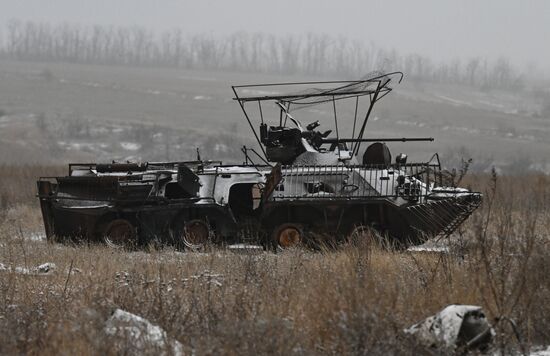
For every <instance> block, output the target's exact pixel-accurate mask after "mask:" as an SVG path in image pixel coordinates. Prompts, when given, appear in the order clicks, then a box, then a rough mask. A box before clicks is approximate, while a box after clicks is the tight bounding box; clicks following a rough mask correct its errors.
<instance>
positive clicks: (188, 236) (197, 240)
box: [181, 219, 211, 250]
mask: <svg viewBox="0 0 550 356" xmlns="http://www.w3.org/2000/svg"><path fill="white" fill-rule="evenodd" d="M210 237H211V230H210V227H209V226H208V224H207V223H206V222H205V221H203V220H200V219H195V220H191V221H188V222H187V223H185V226H184V227H183V233H182V236H181V239H182V241H183V244H184V245H185V247H186V248H189V249H191V250H200V249H202V248H204V247H205V246H206V244H207V243H208V242H210Z"/></svg>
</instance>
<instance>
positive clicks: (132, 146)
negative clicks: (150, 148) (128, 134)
mask: <svg viewBox="0 0 550 356" xmlns="http://www.w3.org/2000/svg"><path fill="white" fill-rule="evenodd" d="M120 147H122V148H123V149H125V150H126V151H137V150H139V149H140V148H141V145H140V144H139V143H136V142H121V143H120Z"/></svg>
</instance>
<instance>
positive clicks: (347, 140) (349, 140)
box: [323, 137, 434, 143]
mask: <svg viewBox="0 0 550 356" xmlns="http://www.w3.org/2000/svg"><path fill="white" fill-rule="evenodd" d="M433 140H434V138H433V137H400V138H399V137H397V138H393V137H392V138H340V139H338V138H324V139H323V143H340V142H342V143H354V142H411V141H433Z"/></svg>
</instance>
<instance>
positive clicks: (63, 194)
mask: <svg viewBox="0 0 550 356" xmlns="http://www.w3.org/2000/svg"><path fill="white" fill-rule="evenodd" d="M402 77H403V74H402V73H400V72H394V73H386V74H371V75H370V76H368V77H366V78H363V79H360V80H355V81H328V82H301V83H276V84H260V85H242V86H234V87H233V91H234V94H235V97H234V99H235V101H236V102H237V103H238V104H239V105H240V107H241V109H242V111H243V113H244V117H245V119H246V121H247V123H248V124H249V126H250V128H251V130H252V133H253V135H254V138H255V139H256V140H257V144H258V147H257V149H254V148H246V147H243V153H244V156H245V159H244V160H245V162H244V163H243V164H240V165H224V164H222V162H217V161H204V160H200V159H198V160H196V161H190V162H149V163H112V164H95V163H86V164H78V163H73V164H70V165H69V171H68V175H67V176H64V177H49V178H48V177H42V178H40V179H39V181H38V197H39V199H40V204H41V209H42V214H43V218H44V225H45V229H46V235H47V237H48V239H53V238H54V237H69V238H74V239H80V240H86V241H104V242H106V243H107V244H109V245H112V246H131V245H143V244H147V243H149V242H151V241H158V242H161V243H170V244H174V245H176V246H180V247H184V248H189V249H199V248H201V247H202V246H204V245H205V244H208V243H220V244H234V243H243V242H244V243H260V244H263V245H264V246H267V247H280V248H287V247H291V246H295V245H299V244H310V243H311V244H323V243H329V242H330V243H332V242H336V243H337V242H338V241H342V240H346V239H347V238H350V237H357V236H371V238H372V236H377V238H384V239H387V240H388V241H390V242H398V243H400V244H404V245H408V244H418V243H422V242H424V241H425V240H426V239H428V238H432V237H435V236H448V235H449V234H451V233H452V232H453V231H454V230H455V229H456V228H457V227H458V226H459V225H460V224H461V223H462V222H463V221H464V220H465V219H466V218H467V217H468V216H469V215H470V214H471V213H472V212H473V211H474V210H475V209H476V208H477V207H478V206H479V204H480V202H481V194H479V193H475V192H470V191H468V190H466V189H462V188H457V187H453V186H449V184H448V183H447V182H444V181H443V176H442V174H441V164H440V162H439V157H438V155H437V154H434V155H433V156H432V157H431V159H430V160H427V161H426V162H408V157H407V155H405V154H403V153H400V154H398V155H396V157H395V159H394V160H392V155H391V152H390V150H389V148H388V146H387V145H386V143H388V142H394V141H399V142H408V141H409V142H415V141H433V138H429V137H420V138H419V137H414V138H391V137H389V138H373V137H366V133H367V130H366V125H367V122H368V120H369V117H370V116H371V112H372V109H373V106H374V104H375V103H376V102H377V101H378V100H380V99H382V98H383V97H384V96H385V95H387V94H388V93H389V92H390V91H391V90H392V87H391V84H392V83H394V82H400V81H401V80H402ZM344 103H348V105H346V107H348V110H347V111H346V109H342V106H343V104H344ZM349 104H351V105H349ZM319 107H325V110H322V109H318V108H319ZM327 107H328V110H327V109H326V108H327ZM350 107H351V109H349V108H350ZM337 109H338V110H337ZM298 114H300V115H301V116H303V118H308V117H312V118H313V120H312V121H311V123H309V124H307V125H304V124H302V121H303V120H304V119H303V118H300V119H298V118H297V117H296V118H295V116H297V115H298ZM342 117H348V118H349V119H348V120H344V122H342V121H343V120H342ZM321 121H323V122H322V123H321ZM327 122H328V125H330V126H332V127H331V129H330V130H326V131H319V130H318V128H319V127H320V126H321V125H322V126H325V125H326V124H327ZM328 125H327V126H328ZM344 131H346V132H348V134H347V135H344V134H343V132H344ZM362 144H368V146H367V147H366V149H365V150H364V151H362V150H361V146H362ZM365 232H368V234H365Z"/></svg>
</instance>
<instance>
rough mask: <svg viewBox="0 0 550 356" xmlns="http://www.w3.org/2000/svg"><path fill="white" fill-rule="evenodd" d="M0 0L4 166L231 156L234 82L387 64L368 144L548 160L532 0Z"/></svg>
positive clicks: (545, 59) (546, 56)
mask: <svg viewBox="0 0 550 356" xmlns="http://www.w3.org/2000/svg"><path fill="white" fill-rule="evenodd" d="M1 5H2V10H3V11H2V12H1V13H0V39H1V41H0V58H1V59H0V76H1V78H2V80H1V83H0V87H1V88H2V96H1V97H0V115H1V116H2V117H1V118H0V120H1V121H0V125H1V126H2V131H1V132H0V146H1V147H2V151H3V153H2V154H1V155H0V156H1V157H0V159H2V160H3V161H5V162H10V163H13V162H14V161H20V162H40V161H43V162H57V163H61V162H64V161H66V160H78V159H88V160H100V161H105V160H111V159H113V158H114V159H130V160H157V159H178V158H179V157H181V158H189V155H190V154H191V153H190V152H194V149H195V147H200V148H201V149H203V150H204V151H205V153H207V154H208V156H210V157H209V158H223V159H224V160H230V161H235V162H238V161H239V160H240V159H241V158H240V156H239V147H241V146H242V145H243V144H246V145H251V144H253V141H252V140H251V137H250V136H248V133H247V131H246V130H247V128H246V126H245V121H244V119H243V117H242V115H241V114H240V110H239V108H238V106H237V105H236V103H234V102H232V100H231V98H232V92H231V90H230V85H234V84H243V83H255V82H262V81H271V82H277V81H294V80H300V79H327V78H329V79H350V78H358V77H362V76H363V75H365V74H366V73H369V72H371V71H374V70H381V71H395V70H398V71H403V72H404V73H405V79H404V82H403V83H402V84H401V85H396V87H395V91H394V93H393V94H392V95H390V96H389V97H388V99H384V100H383V101H382V102H381V103H380V104H379V105H378V106H377V107H376V108H375V112H374V113H373V114H374V115H373V116H374V119H373V120H371V122H370V124H369V126H368V128H367V129H368V135H370V137H376V136H380V135H382V136H388V135H389V136H399V137H402V136H433V137H435V138H436V141H435V143H433V144H411V145H406V146H404V145H399V144H394V145H391V146H390V148H392V150H395V151H406V152H407V153H409V154H410V155H412V156H415V155H416V156H417V157H418V158H419V159H422V157H425V156H428V155H429V154H430V152H435V151H439V152H441V153H442V154H443V155H444V156H446V157H447V158H448V160H449V162H450V163H449V164H453V165H456V164H457V163H458V162H459V160H460V158H462V157H463V158H474V160H475V162H477V164H478V166H477V168H478V169H479V170H487V169H488V167H490V166H491V165H496V166H498V167H506V166H510V165H511V164H512V165H513V164H518V163H520V162H522V164H523V166H525V167H529V168H531V169H535V170H543V171H548V169H549V168H548V162H547V160H546V153H547V152H549V151H550V146H549V145H550V140H549V139H548V130H549V128H548V122H549V120H550V93H549V85H548V80H547V79H545V78H547V76H546V74H547V72H548V69H549V67H548V65H549V64H548V63H550V49H549V48H548V46H543V45H541V44H542V43H543V42H544V37H545V34H548V33H550V25H549V24H550V22H549V21H547V20H548V19H550V4H548V3H547V2H544V1H532V2H528V3H520V2H515V1H485V2H482V3H480V2H475V1H461V2H455V3H452V4H443V3H441V2H440V1H418V2H414V3H411V2H408V1H396V2H392V3H390V4H388V3H384V2H363V1H343V2H338V3H332V2H318V1H317V2H314V1H300V2H299V3H295V2H292V1H286V0H284V1H279V2H277V3H276V4H274V3H269V2H263V1H261V2H259V1H248V0H239V1H236V2H231V3H228V2H222V1H200V2H199V1H197V2H191V1H183V2H175V1H163V2H160V3H151V2H148V1H141V0H139V1H135V0H134V1H117V2H114V3H113V2H110V1H94V2H87V1H74V0H73V1H68V0H57V1H54V2H49V3H48V5H45V4H44V2H41V1H35V0H27V1H1ZM213 9H214V10H213ZM321 111H322V110H321ZM325 114H326V112H325ZM303 115H304V117H302V119H303V120H306V116H307V115H305V114H303ZM312 118H315V117H314V116H312ZM136 123H138V124H136ZM220 124H221V125H220ZM342 125H344V126H346V125H348V126H349V125H351V123H350V121H349V120H344V123H343V124H342ZM113 132H115V133H114V134H113ZM197 133H198V135H197ZM163 135H164V136H163ZM220 137H224V138H222V139H221V141H220ZM213 139H214V141H216V142H222V143H221V144H218V145H215V147H212V145H211V142H213V141H212V140H213ZM225 140H227V142H225ZM144 141H146V142H144ZM120 142H122V143H120ZM232 146H233V147H232ZM14 152H17V153H18V154H15V155H14V154H13V153H14Z"/></svg>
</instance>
